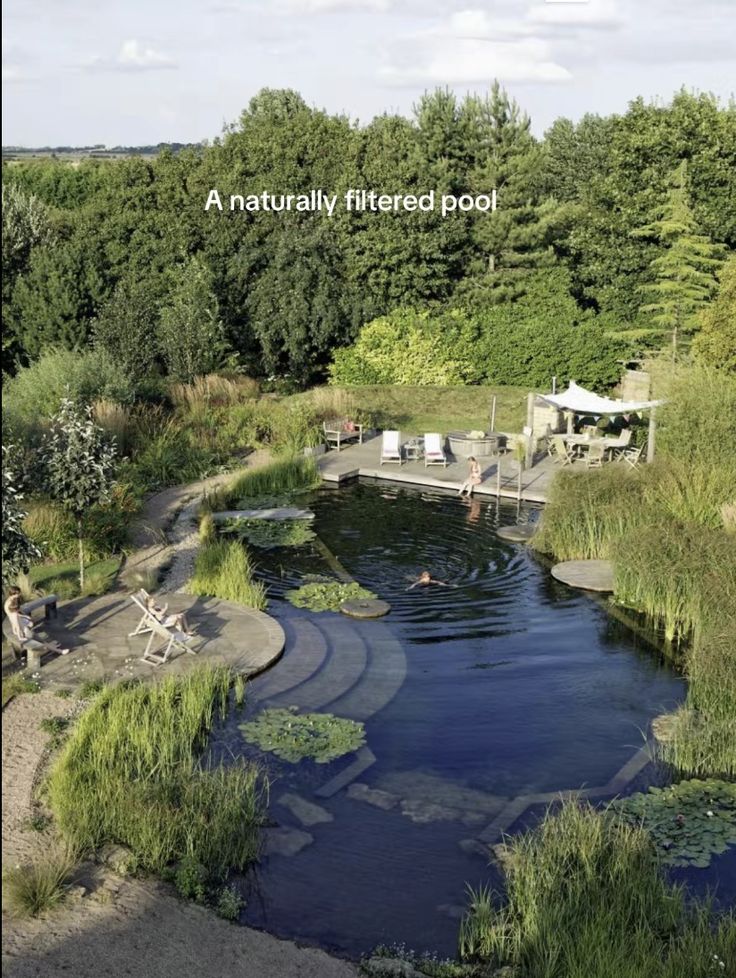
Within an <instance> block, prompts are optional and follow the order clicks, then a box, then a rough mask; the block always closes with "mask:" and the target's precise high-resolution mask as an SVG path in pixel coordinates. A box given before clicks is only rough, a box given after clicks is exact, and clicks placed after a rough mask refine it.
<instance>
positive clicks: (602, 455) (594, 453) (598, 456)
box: [585, 444, 606, 469]
mask: <svg viewBox="0 0 736 978" xmlns="http://www.w3.org/2000/svg"><path fill="white" fill-rule="evenodd" d="M605 460H606V446H605V445H600V444H599V445H591V446H590V448H589V449H588V454H587V455H586V456H585V465H586V466H587V468H589V469H600V468H603V463H604V462H605Z"/></svg>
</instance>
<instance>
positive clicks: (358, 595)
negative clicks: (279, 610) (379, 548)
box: [286, 581, 376, 611]
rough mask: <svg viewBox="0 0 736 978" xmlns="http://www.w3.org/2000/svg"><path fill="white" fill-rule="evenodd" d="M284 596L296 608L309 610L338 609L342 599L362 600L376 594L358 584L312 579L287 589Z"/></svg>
mask: <svg viewBox="0 0 736 978" xmlns="http://www.w3.org/2000/svg"><path fill="white" fill-rule="evenodd" d="M286 597H287V598H288V600H289V601H291V603H292V604H293V605H294V606H295V607H297V608H307V609H308V610H309V611H339V610H340V605H341V604H342V603H343V601H362V600H366V599H372V598H375V597H376V595H375V594H374V593H373V591H368V590H367V589H366V588H364V587H361V586H360V584H355V583H351V584H343V583H342V582H340V581H327V582H323V581H314V582H312V583H309V584H303V585H302V586H301V587H299V588H296V590H294V591H289V592H288V593H287V595H286Z"/></svg>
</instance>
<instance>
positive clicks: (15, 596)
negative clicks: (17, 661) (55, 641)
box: [3, 585, 69, 655]
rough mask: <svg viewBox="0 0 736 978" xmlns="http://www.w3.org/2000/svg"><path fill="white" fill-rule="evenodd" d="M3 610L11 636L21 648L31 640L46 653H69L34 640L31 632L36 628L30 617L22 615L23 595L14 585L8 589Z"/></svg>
mask: <svg viewBox="0 0 736 978" xmlns="http://www.w3.org/2000/svg"><path fill="white" fill-rule="evenodd" d="M3 608H4V610H5V614H6V615H7V616H8V621H9V622H10V627H11V629H12V632H13V635H14V636H15V638H16V639H17V640H18V643H19V644H20V646H21V648H23V646H24V644H25V643H26V642H29V641H31V640H33V641H34V642H36V645H37V646H39V645H40V646H42V647H43V649H44V650H45V651H47V652H58V653H59V654H60V655H66V654H67V653H68V652H69V649H60V648H59V647H58V646H57V645H52V644H49V643H48V642H39V641H38V640H37V639H35V638H34V635H33V630H34V628H35V627H36V626H35V625H34V623H33V619H32V618H31V616H30V615H26V614H24V613H23V593H22V591H21V589H20V588H19V587H16V586H15V585H14V586H13V587H11V588H10V590H9V593H8V597H7V598H6V600H5V604H4V605H3Z"/></svg>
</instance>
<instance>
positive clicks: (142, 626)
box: [128, 588, 153, 638]
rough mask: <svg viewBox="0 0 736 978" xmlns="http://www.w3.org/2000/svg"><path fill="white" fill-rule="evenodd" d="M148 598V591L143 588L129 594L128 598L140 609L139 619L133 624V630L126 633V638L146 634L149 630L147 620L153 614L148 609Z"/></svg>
mask: <svg viewBox="0 0 736 978" xmlns="http://www.w3.org/2000/svg"><path fill="white" fill-rule="evenodd" d="M148 599H149V594H148V591H145V590H144V589H143V588H141V589H140V590H139V591H136V592H135V594H131V596H130V600H131V601H132V602H133V604H134V605H137V606H138V608H140V610H141V620H140V621H139V622H138V624H137V625H136V626H135V631H133V632H129V633H128V638H133V637H134V636H135V635H146V634H147V633H148V632H150V631H151V626H150V624H149V621H150V619H151V618H152V617H153V616H152V615H151V612H150V611H149V610H148Z"/></svg>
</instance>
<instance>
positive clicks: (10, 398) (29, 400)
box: [3, 350, 135, 436]
mask: <svg viewBox="0 0 736 978" xmlns="http://www.w3.org/2000/svg"><path fill="white" fill-rule="evenodd" d="M65 397H70V398H71V399H72V400H74V401H79V402H80V403H84V404H91V403H92V402H93V401H95V400H98V399H100V398H104V399H107V400H109V401H114V402H115V403H117V404H130V403H132V401H133V399H134V397H135V390H134V388H133V386H132V384H131V382H130V380H129V379H128V377H127V376H126V375H125V373H124V371H123V369H122V367H121V366H120V365H119V364H117V363H115V362H114V361H112V360H111V359H110V358H109V357H108V356H107V355H106V354H105V353H103V352H102V351H101V350H86V351H79V350H77V351H72V350H49V351H48V352H46V353H42V354H41V356H40V357H39V358H38V360H36V361H34V362H33V363H31V364H30V365H29V366H28V367H21V368H20V370H19V371H18V373H17V374H16V375H15V377H12V378H11V379H10V380H9V381H7V383H6V384H5V385H4V390H3V412H4V413H5V414H6V416H7V419H8V421H9V422H10V424H11V426H12V427H13V430H15V431H17V432H18V433H19V434H23V435H24V436H25V435H26V434H28V433H33V432H37V431H38V430H39V428H41V427H43V426H44V424H45V421H46V419H48V418H51V417H53V415H55V414H56V413H57V412H58V410H59V408H60V407H61V403H62V401H63V400H64V398H65Z"/></svg>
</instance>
